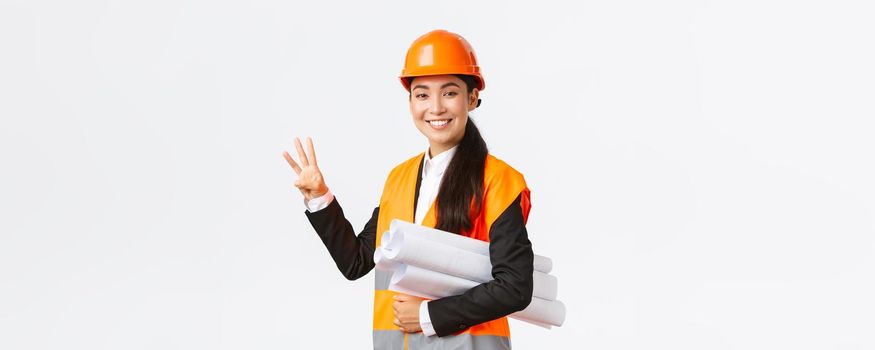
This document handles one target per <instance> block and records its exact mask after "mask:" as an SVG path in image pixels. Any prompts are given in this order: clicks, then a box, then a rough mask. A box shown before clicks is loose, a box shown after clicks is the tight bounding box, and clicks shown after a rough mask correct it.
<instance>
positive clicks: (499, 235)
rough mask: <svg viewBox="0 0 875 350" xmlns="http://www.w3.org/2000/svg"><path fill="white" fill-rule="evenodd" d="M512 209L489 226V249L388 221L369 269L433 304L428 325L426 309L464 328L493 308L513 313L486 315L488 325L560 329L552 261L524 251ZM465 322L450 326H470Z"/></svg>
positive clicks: (520, 228) (560, 311) (524, 239)
mask: <svg viewBox="0 0 875 350" xmlns="http://www.w3.org/2000/svg"><path fill="white" fill-rule="evenodd" d="M518 200H519V199H518ZM514 208H518V207H515V206H514V205H511V206H510V207H509V208H508V210H507V213H506V214H507V215H506V216H505V217H504V219H505V222H502V221H500V220H496V225H495V226H493V231H492V233H494V235H491V237H490V242H489V243H487V242H484V241H479V240H476V239H473V238H468V237H464V236H461V235H457V234H453V233H449V232H445V231H440V230H436V229H433V228H429V227H425V226H420V225H415V224H412V223H408V222H404V221H399V220H394V221H393V222H392V223H391V225H390V227H389V231H387V232H384V233H383V236H382V238H381V242H382V245H381V246H380V247H378V248H377V251H378V252H377V253H376V254H375V262H376V264H377V268H378V269H384V270H391V271H392V278H391V281H390V285H389V289H391V290H395V291H398V292H402V293H406V294H411V295H416V296H419V297H422V298H427V299H436V300H433V301H431V302H430V303H429V310H430V311H429V312H430V313H432V314H433V315H432V318H433V322H435V321H436V320H434V318H435V315H434V314H436V313H435V312H432V311H433V310H432V308H434V310H439V311H438V312H437V314H440V311H443V310H447V309H449V310H452V311H453V313H451V314H450V317H446V315H444V320H447V319H450V320H453V321H461V320H464V321H465V322H472V321H471V319H466V318H465V317H466V316H468V315H466V313H471V314H481V315H482V314H484V313H486V312H488V310H482V309H480V308H484V307H489V306H490V303H497V304H498V305H500V306H504V309H505V310H508V309H514V308H516V310H514V311H512V312H508V313H505V314H499V313H493V314H492V316H494V318H498V317H501V316H505V315H507V316H510V317H513V318H516V319H519V320H522V321H525V322H528V323H532V324H535V325H538V326H541V327H545V328H549V327H551V326H560V325H562V323H563V322H564V319H565V306H564V304H562V302H561V301H558V300H556V296H557V292H558V280H557V279H556V277H555V276H552V275H550V274H549V272H550V271H551V270H552V260H550V259H549V258H547V257H543V256H538V255H534V253H533V252H532V251H531V243H530V242H529V240H528V235H527V232H526V231H525V225H524V224H523V223H522V222H521V221H517V222H513V220H514V219H516V220H522V218H521V215H517V216H515V215H513V211H514ZM517 212H519V211H518V210H517ZM503 215H504V214H503ZM502 230H505V231H502ZM521 262H523V263H525V265H526V266H525V267H523V264H521ZM522 274H528V276H531V278H522V276H521V275H522ZM526 280H528V281H529V282H528V283H530V284H529V285H528V286H530V288H528V286H527V285H526V283H527V282H526ZM520 281H522V282H520ZM523 294H528V295H523ZM472 308H473V309H472ZM496 309H497V308H496ZM453 317H455V318H453ZM488 320H489V319H485V320H484V321H488ZM440 321H441V320H437V321H436V322H440ZM465 322H461V323H460V322H455V323H460V324H459V325H464V326H470V325H471V324H466V323H465ZM473 322H476V320H475V321H473ZM445 323H448V324H450V325H451V326H454V327H455V326H457V325H456V324H453V322H445ZM436 329H437V328H436ZM438 334H439V335H440V334H441V331H440V330H438Z"/></svg>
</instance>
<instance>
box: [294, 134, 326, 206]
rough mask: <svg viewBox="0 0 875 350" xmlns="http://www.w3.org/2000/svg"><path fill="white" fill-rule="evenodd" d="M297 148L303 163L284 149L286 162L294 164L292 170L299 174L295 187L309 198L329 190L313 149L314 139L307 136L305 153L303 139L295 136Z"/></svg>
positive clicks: (299, 158)
mask: <svg viewBox="0 0 875 350" xmlns="http://www.w3.org/2000/svg"><path fill="white" fill-rule="evenodd" d="M295 148H297V149H298V160H299V161H300V162H301V165H300V166H298V163H296V162H295V160H294V159H292V156H291V155H289V152H286V151H283V157H284V158H286V162H288V163H289V165H290V166H292V170H294V171H295V173H297V174H298V180H296V181H295V187H297V188H298V189H299V190H301V194H303V195H304V198H306V199H307V200H310V199H313V198H316V197H319V196H322V195H323V194H325V193H326V192H328V186H326V185H325V179H323V178H322V172H321V171H319V166H318V165H317V163H316V151H315V150H314V149H313V140H311V139H310V138H309V137H308V138H307V151H309V152H307V153H304V147H303V146H301V140H299V139H298V138H297V137H296V138H295Z"/></svg>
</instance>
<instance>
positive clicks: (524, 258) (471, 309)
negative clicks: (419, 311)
mask: <svg viewBox="0 0 875 350" xmlns="http://www.w3.org/2000/svg"><path fill="white" fill-rule="evenodd" d="M417 174H418V175H417V178H416V195H415V196H414V199H413V203H410V205H412V206H413V207H414V209H413V211H414V212H416V201H417V198H419V186H420V183H421V182H422V162H421V161H420V164H419V170H418V171H417ZM304 213H305V214H306V215H307V218H308V219H309V220H310V224H311V225H313V228H314V229H315V230H316V233H317V234H319V237H320V238H321V239H322V242H323V243H325V247H326V248H328V252H329V253H330V254H331V257H332V258H333V259H334V262H335V264H337V268H338V269H339V270H340V272H341V273H343V275H344V276H345V277H346V278H347V279H349V280H355V279H358V278H360V277H362V276H364V275H366V274H368V273H369V272H370V271H371V270H372V269H373V268H374V250H375V249H376V247H375V246H376V234H377V218H378V217H379V215H380V208H379V207H377V208H374V212H373V214H372V215H371V219H370V220H368V223H367V224H365V227H364V229H362V231H361V233H359V234H358V236H356V235H355V231H354V230H353V228H352V225H351V224H350V223H349V220H347V219H346V217H345V216H344V215H343V209H342V208H341V207H340V203H339V202H338V200H337V197H335V198H334V200H333V201H332V202H331V203H330V204H329V205H328V206H327V207H326V208H324V209H322V210H319V211H317V212H315V213H311V212H310V211H305V212H304ZM489 259H490V261H491V262H492V277H493V280H492V281H489V282H487V283H482V284H480V285H478V286H476V287H474V288H471V289H469V290H468V291H466V292H465V293H463V294H461V295H456V296H451V297H446V298H440V299H437V300H432V301H429V303H428V313H429V317H430V318H431V323H432V326H433V327H434V330H435V332H436V333H437V335H438V336H445V335H451V334H453V333H455V332H458V331H461V330H464V329H466V328H468V327H471V326H473V325H477V324H480V323H483V322H487V321H491V320H494V319H497V318H500V317H503V316H507V315H509V314H511V313H514V312H516V311H519V310H522V309H525V308H526V306H528V305H529V302H530V301H531V300H532V273H533V272H534V271H533V269H534V267H533V260H534V253H533V252H532V245H531V242H529V238H528V232H527V231H526V226H525V221H524V219H523V212H522V207H521V206H520V196H517V198H516V200H514V202H513V203H512V204H511V205H510V206H508V207H507V209H505V211H504V212H503V213H502V214H501V215H500V216H499V217H498V218H497V219H496V220H495V222H493V223H492V227H491V228H490V229H489Z"/></svg>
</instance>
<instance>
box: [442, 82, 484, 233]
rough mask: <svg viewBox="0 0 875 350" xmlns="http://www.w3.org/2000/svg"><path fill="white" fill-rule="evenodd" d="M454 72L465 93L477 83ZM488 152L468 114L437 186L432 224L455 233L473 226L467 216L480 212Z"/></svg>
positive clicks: (469, 91)
mask: <svg viewBox="0 0 875 350" xmlns="http://www.w3.org/2000/svg"><path fill="white" fill-rule="evenodd" d="M457 76H458V77H459V78H461V79H462V80H464V81H465V83H466V84H467V85H468V93H469V94H470V93H471V91H472V90H473V89H474V87H476V86H477V80H475V79H474V78H473V77H470V76H466V75H457ZM488 153H489V149H488V148H487V147H486V141H484V140H483V137H482V136H481V135H480V130H479V129H477V125H475V124H474V120H473V119H471V117H470V116H469V117H468V121H467V123H466V124H465V135H464V136H462V141H460V142H459V145H458V148H457V149H456V153H455V155H454V156H453V159H452V160H451V161H450V164H449V165H448V166H447V171H446V173H445V174H444V178H443V181H442V182H441V185H440V189H439V190H438V196H437V199H436V200H435V202H436V203H435V204H436V210H437V214H438V215H437V226H436V227H435V228H437V229H439V230H444V231H448V232H453V233H457V234H462V233H463V232H464V231H468V230H470V229H471V228H473V226H474V224H473V222H472V220H471V218H472V217H477V216H478V215H480V211H481V210H482V206H483V171H484V168H485V166H486V155H487V154H488Z"/></svg>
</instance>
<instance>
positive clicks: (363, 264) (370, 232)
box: [304, 197, 380, 281]
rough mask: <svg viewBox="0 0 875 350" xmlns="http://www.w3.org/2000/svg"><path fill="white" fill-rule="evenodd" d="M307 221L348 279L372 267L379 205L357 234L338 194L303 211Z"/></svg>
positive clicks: (352, 278)
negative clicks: (320, 206)
mask: <svg viewBox="0 0 875 350" xmlns="http://www.w3.org/2000/svg"><path fill="white" fill-rule="evenodd" d="M304 213H305V214H306V215H307V219H309V220H310V225H312V226H313V228H314V229H315V230H316V233H317V234H318V235H319V238H321V239H322V243H324V244H325V247H326V248H328V253H329V254H331V258H333V259H334V263H335V264H336V265H337V268H338V269H339V270H340V272H341V273H343V276H344V277H346V278H347V279H348V280H350V281H352V280H356V279H358V278H360V277H362V276H364V275H367V274H368V272H370V271H371V269H373V268H374V249H375V245H376V244H377V241H376V233H377V217H378V216H379V215H380V207H376V208H374V213H373V214H372V215H371V219H370V220H368V223H367V224H365V227H364V229H362V231H361V233H359V234H358V236H356V235H355V232H354V231H353V228H352V225H351V224H350V223H349V220H347V219H346V217H345V216H344V215H343V209H342V208H341V207H340V203H338V201H337V197H334V200H333V201H331V203H330V204H328V206H327V207H325V208H324V209H322V210H319V211H317V212H315V213H311V212H310V211H309V210H306V211H304Z"/></svg>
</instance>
